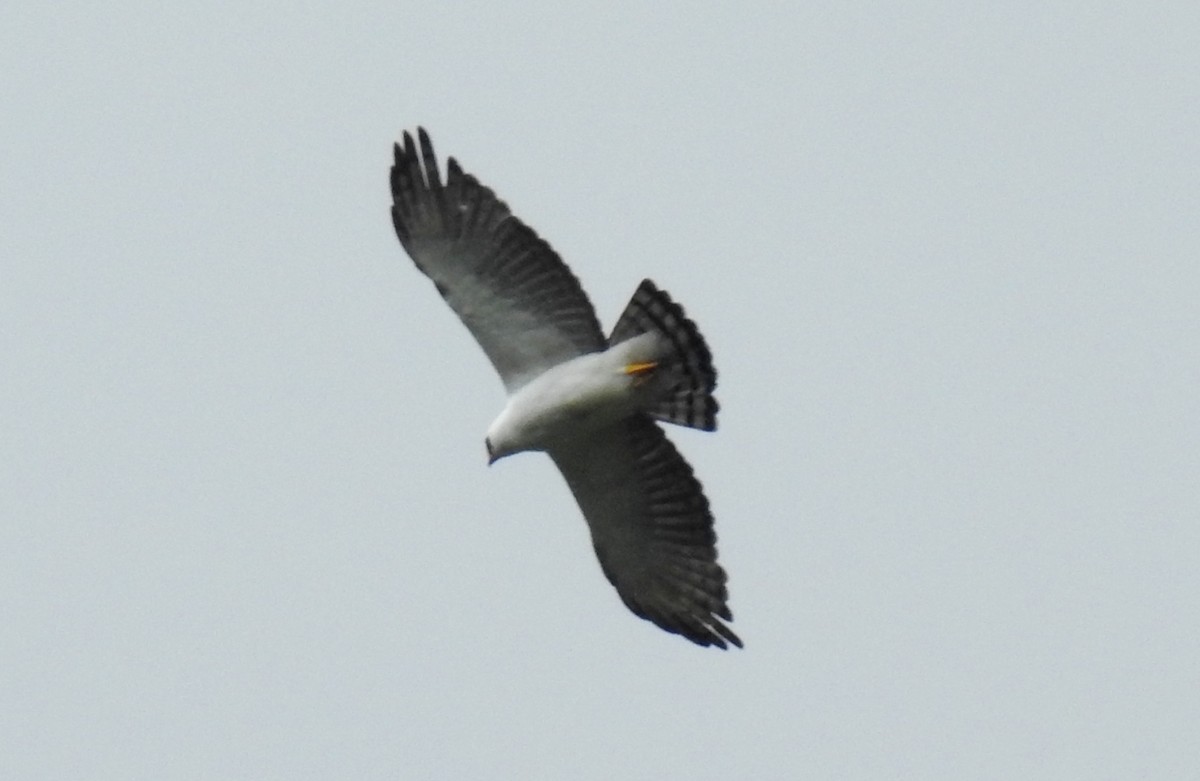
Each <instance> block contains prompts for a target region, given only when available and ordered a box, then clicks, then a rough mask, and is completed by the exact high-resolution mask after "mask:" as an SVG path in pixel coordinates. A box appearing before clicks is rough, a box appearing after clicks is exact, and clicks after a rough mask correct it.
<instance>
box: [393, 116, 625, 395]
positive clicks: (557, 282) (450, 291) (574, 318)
mask: <svg viewBox="0 0 1200 781" xmlns="http://www.w3.org/2000/svg"><path fill="white" fill-rule="evenodd" d="M417 137H418V139H419V142H420V147H419V148H418V146H417V144H416V143H414V142H413V137H412V135H411V134H409V133H407V132H405V134H404V145H403V146H401V145H400V144H396V162H395V165H393V166H392V175H391V184H392V222H393V223H394V224H395V226H396V235H397V236H399V237H400V243H401V244H402V245H404V249H405V250H406V251H407V252H408V254H409V255H410V256H411V257H412V259H413V261H414V262H415V263H416V264H417V267H418V268H419V269H421V271H423V272H424V273H425V274H426V275H427V276H428V277H429V278H430V279H432V280H433V283H434V285H436V286H437V289H438V292H440V293H441V294H442V297H443V298H445V299H446V303H448V304H449V305H450V307H451V308H452V309H453V310H454V311H455V312H456V313H457V314H458V316H459V318H460V319H461V320H462V321H463V324H465V325H466V326H467V328H468V329H469V330H470V331H471V334H472V335H473V336H474V337H475V341H477V342H479V346H480V347H482V348H483V351H484V352H485V353H487V356H488V359H490V360H491V362H492V365H493V366H495V367H496V371H497V372H499V374H500V378H501V379H502V380H503V381H504V386H505V388H506V389H507V390H508V391H509V392H510V393H511V392H513V391H515V390H517V389H518V388H520V387H521V386H522V385H524V384H525V383H527V382H529V380H531V379H533V378H534V377H536V376H538V375H539V374H541V373H542V372H544V371H545V370H546V369H549V368H551V367H553V366H556V365H558V364H560V363H562V362H563V361H566V360H569V359H571V358H574V357H577V356H579V355H582V354H584V353H589V352H596V351H599V350H603V349H604V348H605V347H606V346H607V342H606V341H605V339H604V334H603V333H602V332H601V330H600V324H599V322H597V320H596V313H595V310H594V309H593V308H592V305H591V302H589V301H588V298H587V296H586V295H585V294H584V292H583V289H582V288H581V287H580V286H579V280H577V279H576V278H575V275H574V274H572V273H571V270H570V269H568V268H567V266H566V264H565V263H563V262H562V260H561V259H560V258H559V257H558V255H557V254H556V253H555V252H554V250H553V249H551V247H550V245H549V244H547V243H546V242H545V240H543V239H541V238H539V237H538V235H537V234H536V233H534V231H533V230H532V229H531V228H529V227H528V226H527V225H525V224H524V223H522V222H521V221H520V220H518V219H517V218H516V217H514V216H513V214H512V212H511V211H510V210H509V208H508V206H507V205H506V204H505V203H504V202H503V201H501V200H500V199H499V198H497V197H496V196H495V194H494V193H493V192H492V191H491V190H490V189H488V188H487V187H484V186H483V185H481V184H480V183H479V182H478V180H476V179H475V177H473V176H471V175H470V174H466V173H463V171H462V169H461V168H459V166H458V163H457V162H455V160H454V158H450V160H449V161H448V163H447V166H446V169H447V176H446V182H445V183H444V184H443V183H442V181H441V177H440V175H439V173H438V165H437V158H436V157H434V154H433V145H432V144H431V143H430V141H429V136H428V135H427V134H426V133H425V130H424V129H421V128H418V130H417Z"/></svg>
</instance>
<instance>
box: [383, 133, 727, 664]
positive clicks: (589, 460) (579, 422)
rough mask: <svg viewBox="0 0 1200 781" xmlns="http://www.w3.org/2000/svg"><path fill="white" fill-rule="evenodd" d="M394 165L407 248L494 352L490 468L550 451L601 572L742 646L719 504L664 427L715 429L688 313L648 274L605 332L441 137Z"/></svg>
mask: <svg viewBox="0 0 1200 781" xmlns="http://www.w3.org/2000/svg"><path fill="white" fill-rule="evenodd" d="M395 153H396V158H395V164H394V165H393V166H392V172H391V186H392V222H393V224H394V225H395V227H396V235H397V236H398V237H399V238H400V244H401V245H403V247H404V249H405V251H407V252H408V254H409V256H410V257H411V258H412V259H413V262H414V263H416V265H417V268H418V269H420V270H421V271H422V272H423V273H424V274H425V275H426V276H428V277H429V278H430V279H431V280H432V281H433V284H434V286H435V287H436V288H437V290H438V292H439V293H441V295H442V298H444V299H445V300H446V303H447V304H449V305H450V308H451V309H453V310H454V312H455V313H456V314H457V315H458V317H459V319H461V320H462V322H463V324H464V325H465V326H466V327H467V329H468V330H469V331H470V332H471V335H472V336H474V337H475V341H476V342H478V343H479V346H480V347H482V348H483V351H484V353H486V354H487V357H488V359H489V360H490V361H491V362H492V366H494V367H495V369H496V371H497V372H498V373H499V374H500V379H501V381H502V382H503V383H504V387H505V390H506V391H507V392H508V403H507V404H506V405H505V407H504V409H503V410H502V411H501V412H500V415H499V416H498V417H497V418H496V420H495V421H494V422H493V423H492V425H491V426H490V427H489V428H488V432H487V437H486V439H485V444H486V446H487V454H488V463H489V464H492V463H494V462H496V461H497V460H499V459H501V458H504V457H505V456H509V455H512V454H514V453H519V452H522V451H527V450H528V451H543V452H545V453H547V454H549V456H550V458H551V459H552V460H553V461H554V463H555V464H556V465H557V466H558V469H559V471H560V472H562V475H563V477H564V478H566V481H567V485H568V486H570V488H571V492H572V493H573V494H574V496H575V500H576V501H577V502H578V503H579V507H580V509H581V510H582V511H583V515H584V517H585V518H586V519H587V523H588V527H589V528H590V530H591V535H592V545H593V547H594V548H595V551H596V557H597V558H598V559H599V560H600V567H601V569H602V570H603V571H604V575H605V576H606V577H607V578H608V580H609V582H611V583H612V584H613V586H614V587H616V589H617V594H619V595H620V597H621V600H622V601H623V602H624V603H625V605H626V606H627V607H628V608H629V609H630V610H631V611H633V613H634V614H636V615H638V616H640V617H641V618H644V619H647V620H648V621H652V622H653V623H655V624H657V625H658V626H659V627H661V628H662V629H665V630H666V631H668V632H673V633H675V634H679V635H682V636H683V637H685V638H687V639H688V640H691V641H692V642H693V643H696V644H698V645H703V646H717V647H719V648H727V647H728V645H729V644H732V645H735V646H737V647H739V648H740V647H742V641H741V640H740V639H739V638H738V636H737V635H736V634H734V632H733V630H732V629H730V628H729V627H728V626H726V624H725V623H724V622H727V621H732V620H733V615H732V614H731V613H730V611H729V606H728V604H727V601H728V596H729V595H728V591H727V589H726V586H725V583H726V576H725V571H724V570H723V569H722V568H721V566H720V565H719V564H718V563H717V549H716V539H717V538H716V533H715V532H714V531H713V517H712V513H711V512H710V511H709V506H708V500H707V499H706V498H705V496H704V492H703V490H702V489H701V487H700V483H699V481H697V480H696V478H695V476H694V475H693V473H692V468H691V467H690V466H689V465H688V463H687V461H685V460H684V459H683V457H682V456H681V455H679V452H678V451H677V450H676V449H675V447H674V446H673V445H672V444H671V442H670V440H668V439H667V437H666V435H665V434H664V433H663V430H662V428H661V427H660V426H659V425H658V422H659V421H661V422H665V423H674V424H677V425H681V426H689V427H691V428H697V429H701V430H704V431H714V430H715V429H716V427H717V418H716V415H717V401H716V399H715V398H713V395H712V394H713V389H714V388H715V387H716V382H717V374H716V370H715V369H713V365H712V355H711V354H710V353H709V350H708V345H706V344H705V342H704V338H703V337H702V336H701V335H700V331H699V330H698V329H697V328H696V324H695V323H693V322H692V321H691V320H689V319H688V318H687V316H686V315H685V314H684V311H683V308H682V307H680V306H679V304H677V303H675V302H674V301H673V300H671V297H670V296H669V295H667V293H666V292H665V291H662V290H660V289H659V288H658V287H656V286H655V284H654V283H653V282H651V281H650V280H649V279H646V280H643V281H642V283H641V284H640V285H639V286H638V288H637V290H636V291H634V294H633V298H632V299H631V300H630V301H629V304H628V305H627V306H626V307H625V311H624V312H623V313H622V314H621V316H620V318H618V320H617V324H616V326H615V327H614V328H613V331H612V334H611V335H609V337H608V338H607V339H606V338H605V337H604V333H603V332H602V331H601V330H600V323H599V322H598V321H597V320H596V314H595V311H594V310H593V308H592V304H591V302H590V301H589V300H588V298H587V296H586V295H585V294H584V292H583V289H582V288H581V287H580V285H579V280H578V279H576V278H575V276H574V274H572V273H571V271H570V269H568V268H567V266H566V264H565V263H563V261H562V260H561V259H560V258H559V257H558V255H557V254H556V253H555V252H554V250H553V249H551V248H550V245H549V244H547V243H546V241H545V240H543V239H541V238H540V237H539V236H538V235H537V234H536V233H535V232H534V231H533V230H532V229H531V228H529V227H528V226H527V225H525V223H523V222H521V220H519V219H517V217H515V216H514V215H513V213H512V212H511V211H510V210H509V208H508V206H507V205H506V204H505V203H504V202H503V201H501V200H500V199H499V198H497V197H496V195H495V194H494V193H493V192H492V191H491V190H490V189H488V188H487V187H485V186H484V185H482V184H480V183H479V181H478V180H477V179H476V178H475V177H474V176H472V175H470V174H467V173H463V170H462V168H460V167H459V165H458V163H457V162H456V161H455V160H454V158H453V157H451V158H450V159H449V161H448V162H447V165H446V177H445V181H444V182H443V181H442V177H441V174H440V173H439V171H438V163H437V158H436V157H435V156H434V153H433V145H432V144H431V143H430V141H429V135H428V134H427V133H426V132H425V130H424V129H423V128H418V129H417V140H416V141H414V140H413V137H412V135H411V134H410V133H408V132H405V133H404V143H403V145H401V144H396V145H395Z"/></svg>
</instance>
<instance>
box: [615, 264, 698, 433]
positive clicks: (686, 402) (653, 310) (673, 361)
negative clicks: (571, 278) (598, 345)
mask: <svg viewBox="0 0 1200 781" xmlns="http://www.w3.org/2000/svg"><path fill="white" fill-rule="evenodd" d="M644 333H658V334H661V335H662V336H664V337H666V341H667V342H668V343H669V344H670V350H669V352H668V354H667V356H666V357H665V358H664V359H663V360H662V361H661V365H660V366H659V367H658V368H657V369H656V370H655V373H656V374H660V373H661V374H662V375H663V376H664V383H665V391H664V392H663V394H662V396H661V397H659V398H656V399H655V401H654V402H652V403H651V404H650V406H649V407H648V408H647V410H646V411H647V412H648V413H649V414H650V415H651V416H652V417H655V418H657V419H658V420H661V421H664V422H666V423H675V424H677V425H680V426H690V427H691V428H698V429H701V430H703V431H715V430H716V428H717V409H718V407H719V405H718V404H717V400H716V399H715V398H713V395H712V393H713V389H714V388H716V387H717V370H716V369H714V368H713V364H712V353H710V352H709V351H708V345H707V344H705V343H704V337H703V336H701V335H700V330H699V329H698V328H696V324H695V323H693V322H692V321H691V320H689V319H688V318H687V315H685V314H684V312H683V307H681V306H680V305H679V304H676V303H675V302H674V301H672V300H671V297H670V296H669V295H667V293H666V291H663V290H659V289H658V288H657V287H656V286H655V284H654V283H653V282H651V281H650V280H648V279H645V280H642V284H640V285H638V289H637V290H635V291H634V293H633V298H631V299H629V304H628V305H626V307H625V311H624V312H622V313H621V317H620V319H618V320H617V324H616V326H614V327H613V332H612V336H610V337H608V343H609V346H612V345H615V344H620V343H621V342H624V341H626V340H627V339H632V338H633V337H635V336H637V335H639V334H644ZM656 384H657V383H656Z"/></svg>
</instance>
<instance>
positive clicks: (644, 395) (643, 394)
mask: <svg viewBox="0 0 1200 781" xmlns="http://www.w3.org/2000/svg"><path fill="white" fill-rule="evenodd" d="M662 352H663V349H662V345H661V343H660V340H659V338H658V336H657V335H656V334H641V335H639V336H637V337H635V338H633V339H630V340H628V341H625V342H621V343H620V344H616V345H613V346H612V347H610V348H608V349H607V350H604V351H603V352H597V353H585V354H583V355H580V356H579V357H577V358H572V359H570V360H569V361H566V362H564V363H560V364H559V365H558V366H555V367H553V368H550V369H547V370H546V371H545V372H543V373H542V374H540V375H538V376H537V377H536V378H534V379H533V380H531V381H530V382H529V384H527V385H525V386H523V387H522V388H521V389H520V390H518V391H517V392H516V393H514V394H513V395H512V396H510V397H509V399H508V403H507V404H506V405H505V407H504V410H503V411H501V413H500V415H499V416H498V417H497V418H496V420H495V421H493V422H492V425H491V426H489V427H488V433H487V438H486V440H485V441H486V443H487V445H488V456H489V459H490V460H491V461H495V460H497V459H499V458H502V457H503V456H506V455H511V454H513V453H519V452H521V451H525V450H546V451H548V450H552V449H553V448H554V447H555V445H556V444H557V445H560V446H561V445H562V444H563V443H566V442H569V441H570V440H572V439H576V438H579V437H580V436H586V435H587V434H589V433H591V432H593V431H596V430H598V429H603V428H604V427H606V426H610V425H612V424H613V423H615V422H617V421H618V420H621V419H623V418H626V417H628V416H630V415H632V414H634V413H636V412H644V411H645V410H644V409H643V408H644V407H645V406H647V404H648V403H651V402H653V396H652V395H651V394H650V393H649V391H652V390H653V387H652V386H650V385H649V380H650V379H651V377H650V376H649V375H652V374H653V372H654V371H655V369H656V368H657V363H656V362H657V361H658V359H659V357H660V355H661V354H662Z"/></svg>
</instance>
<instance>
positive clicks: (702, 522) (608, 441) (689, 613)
mask: <svg viewBox="0 0 1200 781" xmlns="http://www.w3.org/2000/svg"><path fill="white" fill-rule="evenodd" d="M549 452H550V457H551V458H553V459H554V463H555V464H557V465H558V468H559V471H561V472H562V474H563V477H565V478H566V480H567V485H569V486H570V487H571V492H572V493H573V494H574V495H575V500H576V501H577V502H579V507H580V508H581V509H582V510H583V514H584V517H586V518H587V522H588V526H589V527H590V528H591V532H592V545H593V546H594V547H595V549H596V556H597V558H599V559H600V567H601V569H603V570H604V574H605V576H607V577H608V579H609V581H610V582H611V583H612V584H613V585H614V586H616V588H617V593H618V594H619V595H620V596H621V600H622V601H623V602H624V603H625V605H626V606H627V607H628V608H629V609H630V610H632V611H633V612H634V613H635V614H637V615H638V616H641V617H642V618H645V619H647V620H649V621H653V622H654V623H655V624H658V626H660V627H662V628H663V629H665V630H667V631H668V632H674V633H676V634H680V635H683V636H684V637H686V638H687V639H689V640H691V641H692V642H693V643H697V644H699V645H715V646H719V647H721V648H725V647H726V643H727V642H728V643H732V644H733V645H736V646H738V647H739V648H740V647H741V645H742V641H741V640H739V639H738V636H737V635H736V634H734V633H733V630H732V629H730V628H729V627H727V626H725V624H724V623H722V619H723V620H725V621H731V620H733V615H732V614H731V613H730V611H729V606H728V605H727V604H726V601H727V600H728V598H729V594H728V591H727V589H726V587H725V581H726V577H725V570H723V569H721V565H719V564H717V548H716V541H717V535H716V533H715V532H714V531H713V517H712V513H711V512H709V509H708V500H707V499H705V498H704V492H703V490H702V489H701V487H700V483H699V482H698V481H697V480H696V478H695V477H694V476H693V474H692V468H691V467H690V466H688V463H687V462H686V461H684V460H683V457H682V456H680V455H679V452H678V451H677V450H676V449H675V447H674V446H673V445H672V444H671V442H670V440H668V439H667V437H666V435H665V434H664V433H663V431H662V429H661V428H659V427H658V425H657V424H655V423H654V421H652V420H650V419H649V418H648V417H646V416H645V415H634V416H633V417H630V418H626V419H624V420H622V421H619V422H618V423H616V424H614V425H612V426H608V427H606V428H603V429H601V430H600V431H598V432H595V433H593V434H589V435H588V436H587V437H582V438H580V439H579V440H577V441H574V442H571V443H568V444H562V445H560V446H558V447H555V448H553V449H551V450H550V451H549Z"/></svg>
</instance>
